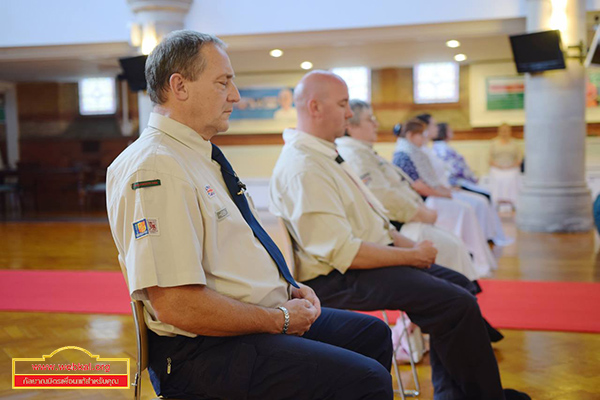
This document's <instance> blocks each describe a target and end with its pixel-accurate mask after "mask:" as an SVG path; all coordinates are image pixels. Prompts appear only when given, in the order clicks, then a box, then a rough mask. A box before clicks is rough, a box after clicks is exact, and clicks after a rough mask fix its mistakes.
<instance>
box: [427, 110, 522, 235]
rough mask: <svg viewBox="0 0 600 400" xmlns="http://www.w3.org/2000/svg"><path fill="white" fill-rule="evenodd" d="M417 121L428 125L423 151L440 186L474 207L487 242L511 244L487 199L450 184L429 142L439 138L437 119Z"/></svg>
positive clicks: (428, 117) (448, 171)
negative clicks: (450, 190) (448, 189)
mask: <svg viewBox="0 0 600 400" xmlns="http://www.w3.org/2000/svg"><path fill="white" fill-rule="evenodd" d="M417 119H419V120H420V121H422V122H423V123H425V124H426V129H425V133H424V135H423V138H424V141H423V145H422V146H421V149H422V150H423V152H424V153H425V154H427V157H429V160H430V161H431V165H432V166H433V169H434V171H435V173H436V175H437V178H438V181H439V182H440V184H441V185H443V186H444V187H446V188H450V189H453V190H452V198H454V199H458V200H462V201H464V202H467V203H469V204H470V205H471V206H472V207H473V210H475V213H476V215H477V220H478V221H479V225H480V226H481V230H482V231H483V233H484V235H485V238H486V239H487V240H491V241H493V242H494V244H495V245H497V246H506V245H509V244H511V243H512V242H513V240H512V239H510V238H508V237H506V235H505V234H504V229H503V228H502V223H501V221H500V217H499V216H498V212H497V211H496V207H495V206H494V204H493V203H491V202H490V201H489V199H488V198H487V197H485V196H484V195H482V194H479V193H474V192H472V191H467V190H463V189H461V188H459V187H452V185H451V184H450V180H449V178H450V170H449V168H448V167H447V166H446V164H445V163H444V161H443V160H441V159H440V158H439V157H438V156H437V155H436V153H435V152H434V151H433V149H432V148H431V147H429V146H428V144H429V142H430V141H431V140H432V139H434V138H437V135H438V125H437V122H436V121H435V119H434V118H433V117H432V116H431V115H430V114H421V115H419V116H417ZM492 198H493V197H492Z"/></svg>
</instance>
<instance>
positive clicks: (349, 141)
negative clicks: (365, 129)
mask: <svg viewBox="0 0 600 400" xmlns="http://www.w3.org/2000/svg"><path fill="white" fill-rule="evenodd" d="M335 143H336V144H337V145H338V146H348V147H358V148H361V149H368V150H371V151H373V144H371V143H369V142H365V141H364V140H359V139H355V138H353V137H352V136H342V137H341V138H337V139H335Z"/></svg>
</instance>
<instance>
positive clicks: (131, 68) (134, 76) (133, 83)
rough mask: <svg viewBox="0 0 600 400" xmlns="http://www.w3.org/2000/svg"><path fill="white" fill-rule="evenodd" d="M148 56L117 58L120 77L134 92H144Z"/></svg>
mask: <svg viewBox="0 0 600 400" xmlns="http://www.w3.org/2000/svg"><path fill="white" fill-rule="evenodd" d="M147 58H148V56H136V57H125V58H119V63H120V64H121V68H123V73H122V74H121V75H120V76H122V77H123V78H125V80H127V83H128V84H129V88H130V89H131V90H132V91H134V92H137V91H140V90H146V73H145V69H146V59H147Z"/></svg>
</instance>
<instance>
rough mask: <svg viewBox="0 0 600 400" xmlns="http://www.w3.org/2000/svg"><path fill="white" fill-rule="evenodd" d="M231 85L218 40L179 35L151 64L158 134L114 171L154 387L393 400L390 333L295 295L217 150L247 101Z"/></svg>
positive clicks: (177, 393) (249, 395)
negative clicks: (231, 118) (237, 107)
mask: <svg viewBox="0 0 600 400" xmlns="http://www.w3.org/2000/svg"><path fill="white" fill-rule="evenodd" d="M233 77H234V73H233V68H232V66H231V64H230V61H229V57H228V56H227V53H226V52H225V44H224V43H223V42H222V41H221V40H219V39H218V38H216V37H214V36H210V35H206V34H201V33H198V32H193V31H176V32H173V33H171V34H170V35H168V36H167V37H166V38H165V39H164V40H163V42H161V43H160V44H159V45H158V46H157V47H156V49H154V51H153V52H152V54H151V55H150V56H149V57H148V60H147V62H146V79H147V81H148V93H149V95H150V98H151V99H152V101H153V102H154V104H155V106H154V112H153V113H152V114H151V116H150V119H149V123H148V128H146V129H145V130H144V132H143V133H142V134H141V136H140V138H139V139H137V140H136V141H135V142H134V143H133V144H132V145H130V146H129V147H128V148H127V149H125V150H124V151H123V153H121V154H120V155H119V156H118V157H117V159H116V160H115V161H114V162H113V163H112V164H111V166H110V167H109V169H108V174H107V192H106V195H107V206H108V217H109V222H110V226H111V230H112V234H113V238H114V240H115V244H116V246H117V249H118V251H119V261H120V262H121V266H122V268H123V269H124V272H125V276H126V278H127V281H128V286H129V291H130V294H131V296H132V297H133V298H134V299H136V300H141V301H143V302H144V317H145V321H146V324H147V325H148V328H149V332H148V341H149V355H150V357H149V366H148V369H149V372H150V379H151V381H152V385H153V386H154V389H155V391H156V393H157V394H159V395H161V396H164V397H166V398H185V399H192V398H193V399H227V400H236V399H238V400H242V399H244V400H245V399H273V400H276V399H298V400H313V399H344V400H346V399H355V400H359V399H360V400H364V399H372V400H379V399H386V400H391V399H392V398H393V392H392V383H391V376H390V373H389V368H390V366H391V360H392V358H391V357H392V346H391V338H390V329H389V328H388V326H387V325H386V324H384V323H383V322H382V321H380V320H378V319H376V318H373V317H368V316H364V315H358V314H356V313H351V312H348V311H341V310H332V309H328V308H321V305H320V302H319V299H318V298H317V296H315V293H314V292H313V290H312V289H310V288H309V287H307V286H305V285H302V284H298V283H297V282H295V280H294V279H293V277H291V274H290V273H289V270H288V268H287V266H286V265H285V261H284V259H283V256H282V255H281V252H280V251H279V250H278V249H277V246H275V244H274V243H273V241H272V240H271V239H270V238H269V236H268V234H267V233H266V232H265V231H264V229H262V227H261V225H260V222H259V221H258V220H257V217H256V210H254V209H253V207H251V205H250V204H249V202H248V200H247V199H246V196H247V195H246V193H244V186H243V184H241V182H240V181H239V179H238V178H237V175H236V174H235V172H234V170H233V168H232V167H231V165H230V164H229V162H228V161H227V159H226V158H225V156H224V155H223V153H222V152H221V150H220V149H219V148H218V147H217V146H215V145H213V144H212V143H211V142H210V139H211V138H213V137H214V136H215V135H217V134H218V133H219V132H224V131H226V130H227V129H228V127H229V116H230V114H231V111H232V109H233V105H234V104H235V103H236V102H238V101H239V99H240V95H239V92H238V90H237V88H236V86H235V84H234V82H233ZM342 327H343V329H341V328H342Z"/></svg>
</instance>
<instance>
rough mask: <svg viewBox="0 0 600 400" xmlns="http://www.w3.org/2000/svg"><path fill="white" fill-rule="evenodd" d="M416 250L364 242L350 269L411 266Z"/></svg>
mask: <svg viewBox="0 0 600 400" xmlns="http://www.w3.org/2000/svg"><path fill="white" fill-rule="evenodd" d="M413 259H414V250H413V249H412V248H411V249H401V248H398V247H392V246H384V245H380V244H376V243H370V242H362V243H361V245H360V248H359V249H358V253H357V254H356V256H355V257H354V260H352V264H350V269H373V268H381V267H391V266H395V265H411V261H412V260H413Z"/></svg>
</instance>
